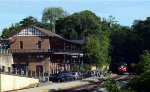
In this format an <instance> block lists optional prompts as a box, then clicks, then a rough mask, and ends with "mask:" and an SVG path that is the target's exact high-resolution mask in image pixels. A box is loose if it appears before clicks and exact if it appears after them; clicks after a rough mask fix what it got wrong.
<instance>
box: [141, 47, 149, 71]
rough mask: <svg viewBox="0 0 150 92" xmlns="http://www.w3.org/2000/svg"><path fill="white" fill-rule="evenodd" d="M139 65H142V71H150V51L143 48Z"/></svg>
mask: <svg viewBox="0 0 150 92" xmlns="http://www.w3.org/2000/svg"><path fill="white" fill-rule="evenodd" d="M140 66H141V67H142V72H145V71H150V53H149V51H147V50H145V51H144V52H143V54H142V55H141V60H140Z"/></svg>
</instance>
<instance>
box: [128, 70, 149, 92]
mask: <svg viewBox="0 0 150 92" xmlns="http://www.w3.org/2000/svg"><path fill="white" fill-rule="evenodd" d="M149 76H150V71H149V70H148V71H146V72H144V73H142V74H140V75H137V76H136V77H135V79H134V80H133V81H132V82H131V83H130V84H129V85H130V87H131V88H133V89H134V90H135V91H136V92H149V91H150V87H149V85H150V77H149Z"/></svg>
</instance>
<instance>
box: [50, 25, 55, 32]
mask: <svg viewBox="0 0 150 92" xmlns="http://www.w3.org/2000/svg"><path fill="white" fill-rule="evenodd" d="M51 31H52V32H53V33H55V25H53V27H52V30H51Z"/></svg>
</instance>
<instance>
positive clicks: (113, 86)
mask: <svg viewBox="0 0 150 92" xmlns="http://www.w3.org/2000/svg"><path fill="white" fill-rule="evenodd" d="M118 86H119V84H118V82H115V83H111V82H110V81H109V80H107V81H105V82H104V85H103V87H105V88H106V89H107V90H108V91H109V92H119V88H118Z"/></svg>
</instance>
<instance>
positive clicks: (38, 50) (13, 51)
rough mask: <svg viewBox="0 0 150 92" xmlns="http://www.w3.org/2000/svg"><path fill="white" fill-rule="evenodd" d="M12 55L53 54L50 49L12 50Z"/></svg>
mask: <svg viewBox="0 0 150 92" xmlns="http://www.w3.org/2000/svg"><path fill="white" fill-rule="evenodd" d="M11 52H12V53H39V52H51V50H50V49H11Z"/></svg>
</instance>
